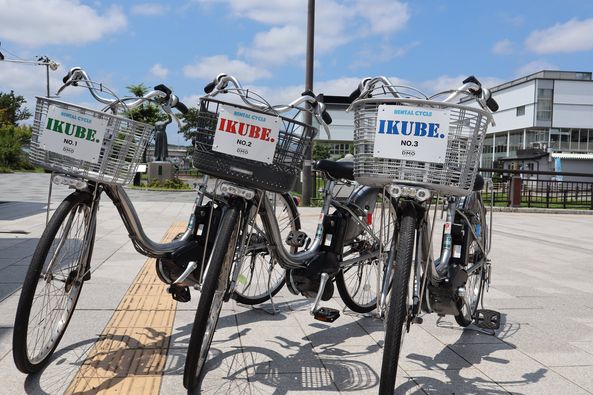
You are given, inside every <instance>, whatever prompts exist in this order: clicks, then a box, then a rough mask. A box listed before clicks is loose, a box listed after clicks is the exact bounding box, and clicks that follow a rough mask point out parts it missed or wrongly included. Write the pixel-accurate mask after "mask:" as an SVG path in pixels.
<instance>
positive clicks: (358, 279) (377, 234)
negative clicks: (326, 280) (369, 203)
mask: <svg viewBox="0 0 593 395" xmlns="http://www.w3.org/2000/svg"><path fill="white" fill-rule="evenodd" d="M369 219H370V221H371V223H370V224H369V228H368V229H362V231H361V233H360V234H359V235H358V236H356V237H355V238H354V239H352V240H350V241H348V242H347V243H345V245H344V248H343V251H342V260H343V261H348V260H349V259H356V258H357V257H360V256H362V255H365V254H369V255H371V256H372V257H371V258H367V259H365V260H362V261H359V262H357V263H355V264H353V265H351V266H346V267H343V268H342V269H341V270H340V271H339V272H338V274H336V286H337V288H338V292H339V293H340V297H341V298H342V301H343V302H344V304H345V305H346V306H348V308H350V310H352V311H354V312H356V313H362V314H364V313H370V312H371V311H373V310H374V309H375V308H376V307H377V294H378V293H379V290H380V289H381V286H382V284H383V277H384V276H383V274H384V267H383V265H382V264H381V262H383V261H384V259H381V258H382V256H386V255H387V254H388V253H389V249H390V247H391V238H392V237H393V235H394V234H395V232H393V227H394V224H395V209H394V207H393V204H392V202H391V198H390V197H389V195H386V194H383V193H380V194H378V195H377V198H376V203H375V207H374V210H373V211H372V213H371V215H369V216H368V217H367V222H368V221H369ZM369 232H372V234H371V233H369Z"/></svg>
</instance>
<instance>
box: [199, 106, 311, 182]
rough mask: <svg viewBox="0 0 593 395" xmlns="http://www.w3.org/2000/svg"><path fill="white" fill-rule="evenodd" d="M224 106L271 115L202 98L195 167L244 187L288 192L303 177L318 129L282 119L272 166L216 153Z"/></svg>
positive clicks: (285, 118) (280, 117) (281, 117)
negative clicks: (306, 160)
mask: <svg viewBox="0 0 593 395" xmlns="http://www.w3.org/2000/svg"><path fill="white" fill-rule="evenodd" d="M222 105H229V106H232V107H235V108H238V109H243V110H247V111H250V112H252V113H259V114H262V115H266V116H270V115H273V114H270V113H266V112H262V111H257V110H254V109H253V108H251V107H244V106H240V105H237V104H234V103H227V102H224V101H219V100H214V99H210V98H209V99H202V100H201V102H200V111H199V116H198V127H197V130H196V135H195V138H194V146H195V149H194V154H193V165H194V167H196V168H197V169H198V170H200V171H202V172H204V173H206V174H210V175H212V176H215V177H218V178H222V179H225V180H229V181H233V182H237V183H240V184H241V185H244V186H248V187H252V188H257V189H264V190H268V191H274V192H288V191H290V190H291V189H292V188H293V187H294V184H295V182H296V180H297V178H298V177H299V174H300V171H301V169H302V166H303V159H304V156H305V151H306V149H307V147H308V146H309V145H310V144H311V140H312V139H313V137H314V136H315V133H316V130H315V129H314V128H313V127H311V126H309V125H307V124H305V123H302V122H299V121H297V120H295V119H291V118H287V117H283V116H279V117H278V118H279V119H280V121H281V123H280V132H279V135H278V142H277V145H276V150H275V152H274V156H273V159H272V163H264V162H259V161H255V160H251V159H246V158H241V157H238V156H233V155H228V154H225V153H221V152H217V151H214V150H213V142H214V135H215V130H216V126H217V123H218V118H219V115H220V112H221V106H222Z"/></svg>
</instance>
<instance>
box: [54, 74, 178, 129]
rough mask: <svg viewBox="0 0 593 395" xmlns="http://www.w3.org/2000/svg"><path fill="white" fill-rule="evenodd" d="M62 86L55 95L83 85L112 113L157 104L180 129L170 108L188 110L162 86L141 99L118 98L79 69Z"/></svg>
mask: <svg viewBox="0 0 593 395" xmlns="http://www.w3.org/2000/svg"><path fill="white" fill-rule="evenodd" d="M62 81H63V82H64V85H62V86H61V87H60V89H58V92H57V94H60V92H62V91H63V90H64V89H66V87H68V86H70V85H72V86H78V85H79V84H80V83H83V84H84V85H85V86H86V88H87V89H88V90H89V91H90V92H91V95H92V96H93V97H94V98H95V100H97V101H98V102H100V103H103V104H105V105H106V107H105V109H104V110H107V109H111V110H112V111H113V112H117V110H118V109H124V110H130V109H133V108H136V107H138V106H140V105H141V104H142V103H144V102H147V101H152V102H155V103H157V104H158V105H159V106H160V107H161V108H162V109H163V111H165V112H166V113H167V114H168V115H169V116H170V117H171V118H172V119H175V121H176V122H177V124H178V125H179V126H180V127H181V121H180V120H179V118H177V116H176V115H175V114H174V113H173V111H172V110H171V109H172V108H175V109H177V110H178V111H179V112H181V113H182V114H186V113H187V112H188V108H187V106H186V105H185V104H183V103H182V102H181V101H180V100H179V97H177V96H176V95H174V94H173V91H172V90H171V89H169V88H168V87H167V86H165V85H164V84H159V85H157V86H155V87H154V89H153V90H152V91H150V92H148V93H146V94H145V95H143V96H142V97H124V98H119V97H118V96H117V95H116V94H115V93H114V92H113V91H111V90H110V89H109V88H107V87H105V86H104V85H103V84H100V83H99V84H98V83H96V82H94V81H92V80H91V79H90V78H89V76H88V74H87V72H86V71H84V70H83V69H82V68H80V67H73V68H72V69H70V71H68V74H66V76H65V77H64V78H63V79H62ZM97 92H107V93H108V94H110V95H111V96H113V97H114V98H108V97H105V96H101V95H99V94H98V93H97Z"/></svg>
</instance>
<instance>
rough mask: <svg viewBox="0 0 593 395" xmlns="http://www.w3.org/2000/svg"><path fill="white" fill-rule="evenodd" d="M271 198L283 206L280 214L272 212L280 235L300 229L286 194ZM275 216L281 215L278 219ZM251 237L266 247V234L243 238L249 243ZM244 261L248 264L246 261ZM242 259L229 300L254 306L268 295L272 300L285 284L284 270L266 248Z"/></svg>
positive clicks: (293, 208) (297, 218)
mask: <svg viewBox="0 0 593 395" xmlns="http://www.w3.org/2000/svg"><path fill="white" fill-rule="evenodd" d="M275 197H276V198H278V199H279V201H280V204H281V205H282V206H283V207H281V210H280V213H278V212H277V213H276V217H277V219H278V224H279V227H280V233H281V235H282V236H283V237H285V236H286V235H287V234H288V231H290V230H294V231H297V230H300V229H301V221H300V218H299V214H298V209H297V207H296V204H295V203H294V200H293V199H292V197H291V196H290V194H288V193H283V194H279V193H278V194H275ZM277 211H278V210H277ZM279 215H284V216H283V217H281V218H278V216H279ZM256 233H257V234H256ZM284 233H286V234H284ZM254 237H257V238H258V240H257V241H256V242H257V243H258V244H264V245H266V244H267V240H266V235H265V234H264V233H263V232H262V231H260V232H255V231H254V232H252V235H251V238H250V237H249V236H247V238H248V239H250V240H253V238H254ZM291 252H293V253H294V252H296V248H295V247H293V248H291ZM247 259H249V260H250V261H249V262H247ZM244 260H245V261H244V262H243V263H242V264H241V272H240V273H239V278H238V280H237V284H236V286H235V290H234V293H233V298H234V299H235V300H236V301H237V302H239V303H243V304H246V305H256V304H260V303H263V302H266V301H268V300H269V299H270V296H272V297H273V296H274V295H276V294H277V293H278V292H280V290H281V289H282V287H283V286H284V283H285V277H286V276H285V270H284V269H283V268H282V267H281V266H280V265H278V263H277V262H275V261H274V260H273V258H272V256H271V255H270V253H269V251H268V250H267V248H262V249H259V251H256V252H252V253H249V252H248V253H247V254H246V255H245V257H244Z"/></svg>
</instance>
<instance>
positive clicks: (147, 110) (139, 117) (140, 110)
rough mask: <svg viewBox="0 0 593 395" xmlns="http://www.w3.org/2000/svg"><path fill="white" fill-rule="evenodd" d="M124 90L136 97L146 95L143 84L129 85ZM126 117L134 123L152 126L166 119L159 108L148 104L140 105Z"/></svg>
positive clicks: (145, 87)
mask: <svg viewBox="0 0 593 395" xmlns="http://www.w3.org/2000/svg"><path fill="white" fill-rule="evenodd" d="M126 89H127V90H128V91H129V92H130V93H131V94H132V95H134V96H136V97H142V96H144V95H145V94H146V93H148V87H147V86H146V85H144V84H143V83H140V84H137V85H129V86H127V87H126ZM128 116H129V117H130V118H132V119H133V120H135V121H139V122H144V123H147V124H150V125H154V123H155V122H157V121H164V120H166V119H167V115H166V114H165V113H163V111H162V110H161V107H159V106H158V105H156V104H154V103H150V102H145V103H142V104H141V105H140V106H138V107H136V108H133V109H131V110H129V111H128Z"/></svg>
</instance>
